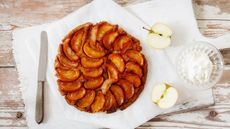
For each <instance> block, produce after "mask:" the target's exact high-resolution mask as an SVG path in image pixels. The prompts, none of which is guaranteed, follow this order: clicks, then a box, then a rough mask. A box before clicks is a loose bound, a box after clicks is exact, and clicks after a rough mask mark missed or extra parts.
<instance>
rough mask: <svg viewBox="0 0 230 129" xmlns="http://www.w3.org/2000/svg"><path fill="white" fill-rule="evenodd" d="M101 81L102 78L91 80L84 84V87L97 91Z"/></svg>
mask: <svg viewBox="0 0 230 129" xmlns="http://www.w3.org/2000/svg"><path fill="white" fill-rule="evenodd" d="M103 81H104V78H103V77H97V78H92V79H89V80H87V81H86V82H85V83H84V87H85V88H86V89H97V88H99V87H100V86H101V85H102V83H103Z"/></svg>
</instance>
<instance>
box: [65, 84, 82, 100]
mask: <svg viewBox="0 0 230 129" xmlns="http://www.w3.org/2000/svg"><path fill="white" fill-rule="evenodd" d="M85 93H86V90H85V88H83V87H81V88H79V89H78V90H77V91H75V92H71V93H68V94H67V95H66V98H67V99H68V100H74V101H76V100H79V99H81V98H82V97H84V96H85Z"/></svg>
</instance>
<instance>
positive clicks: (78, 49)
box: [71, 28, 85, 56]
mask: <svg viewBox="0 0 230 129" xmlns="http://www.w3.org/2000/svg"><path fill="white" fill-rule="evenodd" d="M83 36H84V29H83V28H82V29H80V30H78V31H77V32H76V33H75V34H74V36H73V38H72V40H71V47H72V49H73V50H74V51H75V53H76V54H77V55H78V56H80V55H81V54H82V47H83V44H84V42H85V40H84V39H85V38H84V37H83Z"/></svg>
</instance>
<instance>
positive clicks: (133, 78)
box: [123, 73, 141, 87]
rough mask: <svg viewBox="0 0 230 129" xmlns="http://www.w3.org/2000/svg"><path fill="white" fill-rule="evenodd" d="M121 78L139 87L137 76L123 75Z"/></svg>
mask: <svg viewBox="0 0 230 129" xmlns="http://www.w3.org/2000/svg"><path fill="white" fill-rule="evenodd" d="M123 78H124V79H126V80H128V81H129V82H130V83H132V84H133V85H134V86H135V87H139V86H140V85H141V79H140V77H139V76H137V75H136V74H133V73H124V74H123Z"/></svg>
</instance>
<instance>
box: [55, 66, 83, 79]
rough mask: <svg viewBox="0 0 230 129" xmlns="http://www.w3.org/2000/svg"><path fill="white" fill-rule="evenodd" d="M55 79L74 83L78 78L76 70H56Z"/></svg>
mask: <svg viewBox="0 0 230 129" xmlns="http://www.w3.org/2000/svg"><path fill="white" fill-rule="evenodd" d="M56 71H57V77H58V78H59V79H60V80H62V81H74V80H76V79H77V78H78V77H79V76H80V71H79V70H78V69H61V68H57V69H56Z"/></svg>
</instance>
